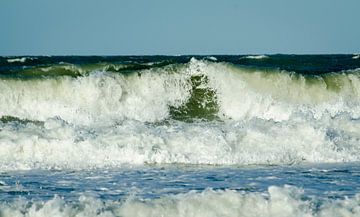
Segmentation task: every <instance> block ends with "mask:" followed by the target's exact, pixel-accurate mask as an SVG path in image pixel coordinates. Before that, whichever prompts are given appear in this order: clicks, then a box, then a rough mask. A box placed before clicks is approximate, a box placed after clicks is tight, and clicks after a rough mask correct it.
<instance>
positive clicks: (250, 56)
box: [242, 55, 269, 60]
mask: <svg viewBox="0 0 360 217" xmlns="http://www.w3.org/2000/svg"><path fill="white" fill-rule="evenodd" d="M242 58H245V59H255V60H261V59H266V58H269V57H268V56H266V55H249V56H246V57H242Z"/></svg>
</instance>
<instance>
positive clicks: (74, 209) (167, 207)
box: [0, 186, 360, 217]
mask: <svg viewBox="0 0 360 217" xmlns="http://www.w3.org/2000/svg"><path fill="white" fill-rule="evenodd" d="M0 215H1V216H3V217H10V216H11V217H25V216H26V217H45V216H59V217H65V216H66V217H80V216H87V217H92V216H101V217H115V216H124V217H126V216H129V217H130V216H131V217H136V216H139V217H140V216H142V217H147V216H149V217H152V216H153V217H155V216H173V217H177V216H179V217H180V216H181V217H185V216H186V217H189V216H190V217H191V216H194V217H195V216H196V217H201V216H214V217H215V216H224V217H232V216H234V217H235V216H238V217H252V216H259V217H315V216H316V217H325V216H326V217H335V216H336V217H355V216H359V215H360V197H359V195H356V196H355V197H354V198H345V199H338V200H329V199H321V198H312V199H310V198H304V192H303V190H302V189H299V188H295V187H292V186H284V187H277V186H271V187H269V188H268V191H267V192H265V193H245V192H236V191H232V190H225V191H214V190H211V189H208V190H205V191H203V192H189V193H186V194H179V195H173V196H171V195H169V196H164V197H161V198H159V199H147V200H141V199H137V198H136V197H130V198H128V199H127V200H123V201H102V200H100V199H97V198H94V197H90V196H80V197H79V199H78V201H76V202H66V201H65V200H64V199H62V198H61V197H59V196H56V197H54V198H53V199H51V200H48V201H38V202H36V201H26V200H24V199H19V200H17V201H14V202H11V203H4V202H3V203H1V204H0Z"/></svg>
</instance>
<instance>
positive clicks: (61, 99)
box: [0, 54, 360, 217]
mask: <svg viewBox="0 0 360 217" xmlns="http://www.w3.org/2000/svg"><path fill="white" fill-rule="evenodd" d="M359 161H360V57H359V55H358V54H353V55H240V56H87V57H82V56H64V57H61V56H36V57H35V56H31V57H29V56H24V57H22V56H21V57H0V216H1V217H8V216H11V217H18V216H19V217H20V216H24V217H25V216H26V217H45V216H64V217H65V216H72V217H83V216H102V217H113V216H124V217H125V216H131V217H132V216H154V217H155V216H207V217H209V216H214V217H215V216H219V217H220V216H221V217H225V216H245V217H253V216H260V217H292V216H296V217H300V216H301V217H311V216H319V217H328V216H329V217H333V216H334V217H335V216H336V217H342V216H343V217H345V216H346V217H347V216H360V189H359V188H360V163H359Z"/></svg>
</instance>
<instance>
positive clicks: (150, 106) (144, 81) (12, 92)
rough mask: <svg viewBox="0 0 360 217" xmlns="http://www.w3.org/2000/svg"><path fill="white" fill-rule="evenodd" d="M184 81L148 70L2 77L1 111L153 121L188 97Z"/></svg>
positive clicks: (85, 120)
mask: <svg viewBox="0 0 360 217" xmlns="http://www.w3.org/2000/svg"><path fill="white" fill-rule="evenodd" d="M188 80H189V79H188V78H187V77H186V76H184V75H181V74H169V73H166V72H165V73H160V72H159V73H151V71H147V72H146V71H145V72H143V73H142V74H141V76H138V75H137V74H134V75H129V76H123V75H119V74H113V73H102V72H98V73H92V74H91V75H89V76H86V77H78V78H71V77H58V78H52V79H51V78H49V79H39V80H0V89H1V93H0V116H14V117H19V118H23V119H30V120H40V121H43V120H46V119H47V118H53V117H60V118H61V119H63V120H66V121H68V122H71V123H77V124H89V123H93V122H99V121H100V122H115V121H118V120H121V119H123V118H130V119H135V120H141V121H157V120H162V119H164V118H166V117H167V116H168V114H169V106H175V107H176V106H178V105H180V104H182V103H183V102H184V101H186V100H187V99H188V98H189V97H190V89H191V84H190V83H189V82H188Z"/></svg>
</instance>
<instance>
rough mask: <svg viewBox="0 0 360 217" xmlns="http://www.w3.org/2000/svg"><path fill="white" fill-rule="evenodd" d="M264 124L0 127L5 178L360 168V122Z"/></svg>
mask: <svg viewBox="0 0 360 217" xmlns="http://www.w3.org/2000/svg"><path fill="white" fill-rule="evenodd" d="M325 123H327V120H323V122H321V123H319V121H314V122H307V121H303V122H302V123H300V122H299V123H293V122H283V123H274V122H268V121H262V120H253V121H250V122H229V123H217V122H216V123H206V122H205V123H182V122H174V123H171V124H170V125H168V124H164V125H153V124H149V123H143V122H139V121H133V120H127V121H123V122H120V123H118V124H116V125H109V126H107V125H98V126H91V127H85V126H82V127H80V126H75V125H73V124H67V123H66V122H64V121H63V120H61V119H49V120H47V121H45V123H44V126H42V125H36V124H32V123H28V124H15V123H7V124H1V125H0V129H1V131H0V170H23V169H25V170H26V169H34V168H44V169H47V168H58V169H63V168H65V169H66V168H70V169H86V168H104V167H121V166H123V165H128V164H131V165H137V164H138V165H141V164H155V163H156V164H210V165H248V164H294V163H301V162H321V163H326V162H352V161H359V160H360V147H359V146H358V139H360V135H359V133H358V132H360V124H359V122H350V123H349V122H347V121H346V119H339V120H337V121H333V122H330V123H327V124H328V126H327V127H324V124H325Z"/></svg>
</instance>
